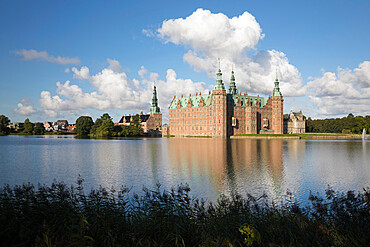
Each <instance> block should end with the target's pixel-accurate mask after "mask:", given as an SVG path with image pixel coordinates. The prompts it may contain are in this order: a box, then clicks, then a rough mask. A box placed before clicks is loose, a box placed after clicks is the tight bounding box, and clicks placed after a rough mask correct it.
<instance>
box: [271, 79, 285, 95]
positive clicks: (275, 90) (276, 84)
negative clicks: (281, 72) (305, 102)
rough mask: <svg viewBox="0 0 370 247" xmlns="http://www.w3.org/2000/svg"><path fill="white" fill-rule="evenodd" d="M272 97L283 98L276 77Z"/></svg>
mask: <svg viewBox="0 0 370 247" xmlns="http://www.w3.org/2000/svg"><path fill="white" fill-rule="evenodd" d="M273 96H283V95H282V94H281V92H280V88H279V80H278V78H277V76H276V79H275V87H274V95H273Z"/></svg>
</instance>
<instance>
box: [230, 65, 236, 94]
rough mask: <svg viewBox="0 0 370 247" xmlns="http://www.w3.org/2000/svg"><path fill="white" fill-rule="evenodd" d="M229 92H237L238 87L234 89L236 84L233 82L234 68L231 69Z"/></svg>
mask: <svg viewBox="0 0 370 247" xmlns="http://www.w3.org/2000/svg"><path fill="white" fill-rule="evenodd" d="M229 93H230V94H237V93H238V89H236V84H235V76H234V68H233V69H232V71H231V78H230V86H229Z"/></svg>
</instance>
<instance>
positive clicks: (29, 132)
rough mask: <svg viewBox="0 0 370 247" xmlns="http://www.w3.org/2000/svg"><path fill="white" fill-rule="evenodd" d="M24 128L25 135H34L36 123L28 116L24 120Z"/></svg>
mask: <svg viewBox="0 0 370 247" xmlns="http://www.w3.org/2000/svg"><path fill="white" fill-rule="evenodd" d="M23 126H24V129H23V134H25V135H32V134H33V128H34V124H33V123H31V122H30V120H29V119H28V118H27V119H26V120H24V125H23Z"/></svg>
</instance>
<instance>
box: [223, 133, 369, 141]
mask: <svg viewBox="0 0 370 247" xmlns="http://www.w3.org/2000/svg"><path fill="white" fill-rule="evenodd" d="M230 139H314V140H361V139H362V135H360V134H334V133H317V134H316V133H305V134H282V135H273V134H271V135H264V134H251V135H234V136H230ZM366 139H370V135H366Z"/></svg>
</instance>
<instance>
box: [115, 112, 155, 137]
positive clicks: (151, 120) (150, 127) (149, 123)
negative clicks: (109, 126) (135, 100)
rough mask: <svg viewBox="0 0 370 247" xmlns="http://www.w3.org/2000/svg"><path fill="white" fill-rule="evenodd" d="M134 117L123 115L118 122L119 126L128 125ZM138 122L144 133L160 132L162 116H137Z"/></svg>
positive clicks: (141, 114)
mask: <svg viewBox="0 0 370 247" xmlns="http://www.w3.org/2000/svg"><path fill="white" fill-rule="evenodd" d="M134 116H135V115H124V116H122V117H121V119H120V120H119V122H118V124H119V125H130V124H131V122H132V121H133V117H134ZM139 122H140V124H141V127H142V128H143V131H144V133H150V132H153V131H154V132H155V131H157V132H158V131H161V130H162V115H159V114H143V113H142V112H141V113H140V115H139Z"/></svg>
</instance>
